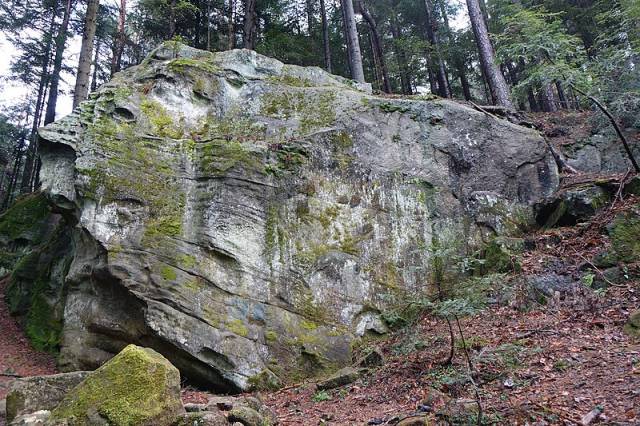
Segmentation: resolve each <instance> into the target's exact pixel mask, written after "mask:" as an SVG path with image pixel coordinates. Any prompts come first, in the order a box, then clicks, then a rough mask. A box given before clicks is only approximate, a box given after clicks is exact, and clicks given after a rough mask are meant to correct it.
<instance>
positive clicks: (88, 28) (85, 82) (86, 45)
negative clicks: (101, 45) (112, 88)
mask: <svg viewBox="0 0 640 426" xmlns="http://www.w3.org/2000/svg"><path fill="white" fill-rule="evenodd" d="M99 3H100V0H88V1H87V14H86V16H85V20H84V31H83V34H82V46H81V47H80V59H79V60H78V73H77V75H76V87H75V90H74V92H73V108H75V107H77V106H78V105H79V104H80V102H82V101H84V100H85V99H86V98H87V95H88V94H89V75H90V74H91V53H93V39H94V37H95V35H96V16H97V15H98V4H99Z"/></svg>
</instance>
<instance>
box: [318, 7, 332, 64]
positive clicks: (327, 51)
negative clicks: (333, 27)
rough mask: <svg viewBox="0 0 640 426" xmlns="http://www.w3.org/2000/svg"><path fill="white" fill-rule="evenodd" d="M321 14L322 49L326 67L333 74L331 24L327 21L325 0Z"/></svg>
mask: <svg viewBox="0 0 640 426" xmlns="http://www.w3.org/2000/svg"><path fill="white" fill-rule="evenodd" d="M320 13H321V15H322V47H323V50H324V67H325V69H326V70H327V72H332V66H331V45H330V44H329V22H328V20H327V8H326V5H325V3H324V0H320Z"/></svg>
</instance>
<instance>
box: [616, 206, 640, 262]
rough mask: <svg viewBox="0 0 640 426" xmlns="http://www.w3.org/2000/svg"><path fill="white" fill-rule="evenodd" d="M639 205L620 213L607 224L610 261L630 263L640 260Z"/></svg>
mask: <svg viewBox="0 0 640 426" xmlns="http://www.w3.org/2000/svg"><path fill="white" fill-rule="evenodd" d="M638 209H640V205H638V206H636V209H635V210H632V211H628V212H626V213H621V214H620V215H618V216H616V218H615V219H614V220H613V222H612V223H611V224H610V225H609V227H608V231H609V237H610V238H611V250H610V252H609V253H608V257H609V259H610V260H611V261H612V262H625V263H631V262H636V261H638V260H640V238H638V236H639V235H640V212H639V210H638Z"/></svg>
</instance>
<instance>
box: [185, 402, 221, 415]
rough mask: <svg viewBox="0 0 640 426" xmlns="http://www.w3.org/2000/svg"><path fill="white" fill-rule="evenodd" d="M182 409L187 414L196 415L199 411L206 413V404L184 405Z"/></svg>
mask: <svg viewBox="0 0 640 426" xmlns="http://www.w3.org/2000/svg"><path fill="white" fill-rule="evenodd" d="M184 409H185V411H186V412H187V413H198V412H200V411H207V404H194V403H187V404H184ZM216 411H217V410H216Z"/></svg>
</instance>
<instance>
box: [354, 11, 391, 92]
mask: <svg viewBox="0 0 640 426" xmlns="http://www.w3.org/2000/svg"><path fill="white" fill-rule="evenodd" d="M360 12H361V13H362V17H363V18H364V20H365V21H367V24H368V25H369V28H370V29H371V44H372V50H373V55H374V58H377V60H378V65H379V66H380V74H381V77H382V85H381V88H382V91H384V92H385V93H391V92H392V90H391V82H390V80H389V72H388V71H387V64H386V61H385V59H384V52H383V50H382V42H381V39H380V33H378V26H377V25H376V21H375V20H374V19H373V16H371V14H370V13H369V11H368V10H367V9H366V8H365V6H364V4H362V2H360Z"/></svg>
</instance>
